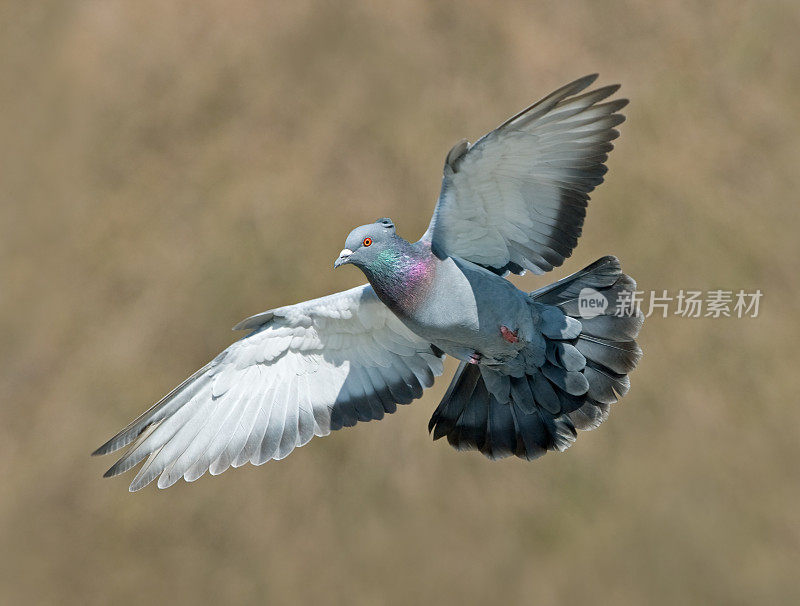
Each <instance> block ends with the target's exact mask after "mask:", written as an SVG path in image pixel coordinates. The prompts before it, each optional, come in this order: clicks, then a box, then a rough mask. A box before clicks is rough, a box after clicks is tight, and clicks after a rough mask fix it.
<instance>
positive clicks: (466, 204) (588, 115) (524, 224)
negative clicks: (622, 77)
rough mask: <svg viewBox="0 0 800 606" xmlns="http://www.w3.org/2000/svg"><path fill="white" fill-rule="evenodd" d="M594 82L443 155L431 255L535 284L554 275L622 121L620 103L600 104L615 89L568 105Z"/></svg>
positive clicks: (584, 81) (577, 85) (561, 92)
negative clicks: (523, 276) (529, 277)
mask: <svg viewBox="0 0 800 606" xmlns="http://www.w3.org/2000/svg"><path fill="white" fill-rule="evenodd" d="M596 78H597V75H596V74H595V75H591V76H586V77H584V78H581V79H579V80H576V81H575V82H572V83H571V84H567V85H566V86H564V87H562V88H560V89H558V90H557V91H555V92H553V93H551V94H549V95H548V96H546V97H545V98H544V99H542V100H541V101H538V102H537V103H534V104H533V105H531V106H530V107H529V108H527V109H525V110H523V111H522V112H520V113H519V114H517V115H516V116H514V117H513V118H510V119H509V120H507V121H506V122H504V123H503V124H502V125H500V126H499V127H498V128H497V129H495V130H493V131H492V132H490V133H488V134H487V135H485V136H484V137H482V138H481V139H479V140H478V141H477V142H476V143H475V144H474V145H470V144H469V143H468V142H467V141H466V140H464V141H462V142H461V143H459V144H457V145H456V146H455V147H453V149H452V150H450V153H449V154H448V155H447V161H446V162H445V167H444V179H443V181H442V190H441V193H440V194H439V201H438V203H437V205H436V209H435V210H434V213H433V219H432V220H431V223H430V226H429V227H428V231H427V232H425V235H424V236H423V239H428V240H430V241H431V243H432V245H433V249H434V251H435V252H437V254H442V255H448V256H449V255H453V256H458V257H462V258H464V259H467V260H469V261H472V262H473V263H477V264H479V265H483V266H484V267H486V268H488V269H490V270H492V271H494V272H495V273H499V274H505V273H507V272H508V271H512V272H514V273H523V272H524V271H525V270H526V269H529V270H531V271H533V272H534V273H537V274H541V273H544V272H546V271H550V270H551V269H553V268H554V267H557V266H559V265H561V264H562V263H563V262H564V259H566V258H567V257H569V256H570V255H571V254H572V250H573V249H574V248H575V245H576V244H577V242H578V237H579V236H580V235H581V227H582V226H583V220H584V217H585V216H586V204H587V201H588V200H589V192H591V191H592V190H593V189H594V188H595V187H596V186H597V185H599V184H600V183H602V181H603V175H604V174H605V173H606V170H607V169H606V167H605V165H604V162H605V161H606V159H607V158H608V152H610V151H611V150H612V149H613V145H612V144H611V143H610V142H611V141H612V140H613V139H615V138H616V137H617V136H618V135H619V133H618V132H617V131H616V130H614V127H615V126H617V125H618V124H620V123H621V122H623V121H624V120H625V117H624V116H623V115H622V114H619V113H617V112H618V111H619V110H620V109H622V108H623V107H624V106H625V105H626V104H627V103H628V101H627V100H626V99H617V100H614V101H610V102H606V103H600V101H603V100H604V99H606V98H607V97H609V96H611V95H612V94H613V93H615V92H616V91H617V90H618V89H619V85H614V86H606V87H603V88H598V89H596V90H593V91H590V92H587V93H584V94H581V95H578V93H580V92H581V91H582V90H584V89H585V88H586V87H588V86H589V85H590V84H591V83H592V82H594V80H595V79H596Z"/></svg>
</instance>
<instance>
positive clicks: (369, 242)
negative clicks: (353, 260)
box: [362, 238, 372, 246]
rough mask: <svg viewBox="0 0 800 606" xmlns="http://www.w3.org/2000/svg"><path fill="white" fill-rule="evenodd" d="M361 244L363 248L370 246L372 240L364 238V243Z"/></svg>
mask: <svg viewBox="0 0 800 606" xmlns="http://www.w3.org/2000/svg"><path fill="white" fill-rule="evenodd" d="M362 244H363V245H364V246H370V245H372V238H364V241H363V242H362Z"/></svg>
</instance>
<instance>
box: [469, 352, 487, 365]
mask: <svg viewBox="0 0 800 606" xmlns="http://www.w3.org/2000/svg"><path fill="white" fill-rule="evenodd" d="M481 358H483V356H482V355H481V354H479V353H478V352H477V351H473V352H472V355H470V357H469V360H467V362H469V363H470V364H478V363H479V362H480V361H481Z"/></svg>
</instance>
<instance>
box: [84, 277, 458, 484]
mask: <svg viewBox="0 0 800 606" xmlns="http://www.w3.org/2000/svg"><path fill="white" fill-rule="evenodd" d="M236 328H237V329H250V328H253V329H255V330H254V331H253V332H252V333H251V334H249V335H248V336H246V337H245V338H243V339H241V340H240V341H237V342H236V343H234V344H232V345H231V346H230V347H228V348H227V349H226V350H225V351H223V352H222V353H221V354H219V355H218V356H217V357H216V358H214V360H212V361H211V362H210V363H209V364H207V365H206V366H204V367H203V368H201V369H200V370H198V371H197V372H196V373H195V374H194V375H192V376H191V377H189V378H188V379H187V380H186V381H184V382H183V383H182V384H181V385H179V386H178V387H176V388H175V389H174V390H173V391H172V392H171V393H169V394H168V395H167V396H165V397H164V398H163V399H162V400H161V401H160V402H158V403H157V404H156V405H155V406H153V407H152V408H151V409H150V410H148V411H147V412H145V413H144V414H142V415H141V416H140V417H139V418H138V419H136V420H135V421H133V422H132V423H131V424H130V425H129V426H128V427H126V428H125V429H124V430H122V431H121V432H120V433H119V434H117V435H116V436H114V437H113V438H111V439H110V440H109V441H108V442H107V443H106V444H104V445H103V446H101V447H100V448H99V449H98V450H97V451H96V452H95V453H94V454H106V453H109V452H114V451H115V450H118V449H120V448H123V447H124V446H127V445H128V444H131V442H134V441H135V443H134V444H133V446H131V448H130V450H129V451H128V452H127V453H126V454H125V456H123V457H122V458H121V459H120V460H119V461H118V462H117V463H116V464H115V465H114V466H113V467H112V468H111V469H109V470H108V472H106V476H114V475H117V474H120V473H123V472H125V471H127V470H128V469H130V468H131V467H133V466H135V465H137V464H138V463H139V462H140V461H142V460H143V459H144V458H145V457H148V459H147V461H146V462H145V464H144V465H143V466H142V468H141V470H140V471H139V473H138V474H137V476H136V477H135V478H134V480H133V483H132V484H131V486H130V489H131V491H134V490H139V489H140V488H143V487H144V486H146V485H147V484H149V483H150V482H152V481H153V480H154V479H155V478H156V476H159V475H160V476H161V477H160V478H159V481H158V486H159V488H166V487H167V486H171V485H172V484H174V483H175V482H177V481H178V480H179V479H180V478H181V477H184V478H185V479H186V480H187V481H190V482H191V481H194V480H196V479H197V478H199V477H200V476H202V475H203V474H204V473H205V472H206V471H209V470H210V471H211V473H212V474H214V475H216V474H220V473H222V472H223V471H225V470H226V469H228V467H230V466H233V467H239V466H240V465H244V464H245V463H247V462H248V461H249V462H251V463H253V464H255V465H261V464H262V463H265V462H267V461H268V460H270V459H282V458H284V457H285V456H287V455H288V454H289V453H290V452H292V450H294V449H295V447H298V446H303V445H304V444H306V443H307V442H308V441H309V440H310V439H311V438H312V437H313V436H315V435H317V436H325V435H328V434H329V433H330V431H331V430H335V429H339V428H341V427H343V426H351V425H355V424H356V422H357V421H370V420H373V419H381V418H382V417H383V415H384V413H386V412H388V413H391V412H394V411H395V410H396V403H399V404H408V403H410V402H411V401H412V400H413V399H415V398H418V397H420V396H421V395H422V390H423V388H425V387H430V386H431V385H432V384H433V379H434V376H435V375H437V376H438V375H439V374H441V373H442V360H441V357H442V354H441V352H436V353H435V352H434V349H433V348H432V346H431V344H430V343H428V342H427V341H424V340H422V339H420V338H419V337H417V336H416V335H415V334H414V333H412V332H411V331H410V330H408V329H407V328H406V327H405V326H404V325H403V324H402V323H401V322H400V320H398V319H397V317H395V315H394V314H393V313H392V312H391V311H390V310H389V309H388V308H387V307H386V306H385V305H384V304H383V303H381V302H380V300H378V298H377V296H376V295H375V293H374V291H373V290H372V288H371V287H370V286H368V285H364V286H360V287H357V288H353V289H351V290H348V291H345V292H341V293H337V294H334V295H330V296H327V297H322V298H320V299H314V300H312V301H306V302H305V303H299V304H297V305H290V306H287V307H280V308H277V309H273V310H271V311H268V312H264V313H262V314H259V315H257V316H253V317H252V318H249V319H248V320H245V321H244V322H242V323H240V324H239V325H238V326H237V327H236Z"/></svg>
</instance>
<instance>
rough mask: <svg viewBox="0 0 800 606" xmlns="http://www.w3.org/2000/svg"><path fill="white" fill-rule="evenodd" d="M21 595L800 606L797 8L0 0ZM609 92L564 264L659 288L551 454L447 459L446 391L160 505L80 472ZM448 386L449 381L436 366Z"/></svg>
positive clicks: (10, 407) (527, 281)
mask: <svg viewBox="0 0 800 606" xmlns="http://www.w3.org/2000/svg"><path fill="white" fill-rule="evenodd" d="M0 27H2V30H1V31H2V36H0V53H2V57H3V67H2V68H0V69H2V82H0V107H2V111H0V132H2V133H3V134H2V138H0V163H1V164H2V179H0V334H2V346H0V352H2V353H0V356H1V358H0V359H1V360H2V364H0V399H1V400H2V408H0V474H2V494H3V496H2V498H1V499H0V544H1V545H2V547H3V548H2V552H0V603H3V604H22V603H32V604H73V603H74V604H108V603H111V602H114V603H118V604H127V603H131V604H133V603H137V604H142V603H148V602H149V603H163V602H166V601H167V600H169V601H170V602H172V603H185V604H204V603H242V604H249V603H264V602H268V601H272V602H276V603H284V604H286V603H306V602H311V601H317V602H321V603H342V604H377V603H387V604H407V603H433V602H437V603H442V604H472V603H505V604H532V603H536V604H585V603H614V604H676V603H681V604H689V603H697V604H711V603H722V604H754V603H772V604H789V603H798V602H800V580H798V574H797V573H798V567H799V566H800V506H798V503H800V471H798V469H800V467H798V465H797V459H798V455H800V449H798V439H799V438H800V406H798V392H799V391H800V379H799V378H798V375H799V373H798V372H797V370H796V368H795V364H796V363H797V355H796V347H797V340H798V336H800V335H799V334H798V322H797V320H796V316H795V315H794V314H795V313H796V309H797V301H798V297H800V288H798V285H799V284H800V283H799V282H798V279H797V275H796V272H797V259H798V253H800V250H799V247H798V238H797V234H796V230H797V227H798V218H799V217H798V214H800V213H799V212H798V191H799V190H800V171H798V169H797V166H796V164H797V161H798V158H800V39H799V38H798V36H797V31H798V30H800V5H798V4H797V2H794V1H789V0H786V1H767V2H755V1H751V2H744V1H743V2H737V3H731V2H702V3H701V2H670V3H654V2H648V1H644V0H638V1H627V2H622V1H613V2H605V3H602V4H601V3H596V2H589V1H585V2H578V1H565V2H560V3H515V2H506V1H498V2H492V3H489V2H476V1H469V0H467V1H464V0H462V1H460V2H427V1H422V0H416V1H414V0H412V1H410V2H382V3H367V2H362V3H333V2H310V1H307V0H294V1H292V2H266V3H265V2H238V1H232V2H225V3H219V2H197V1H192V2H188V1H176V2H153V1H149V0H148V1H139V2H118V1H109V0H104V1H95V0H87V1H84V2H37V3H25V2H16V3H14V2H12V3H4V4H3V6H2V8H0ZM594 71H598V72H600V74H601V79H600V83H601V84H608V83H613V82H620V83H622V84H623V89H622V93H623V94H624V95H625V96H628V97H629V98H630V99H631V101H632V103H631V105H630V107H629V108H628V109H627V110H626V113H627V115H628V121H627V122H626V123H625V124H624V125H623V126H622V127H621V130H622V137H621V138H620V139H619V141H618V142H617V149H616V151H615V152H614V153H613V154H612V155H611V158H610V169H611V170H610V173H609V174H608V177H607V182H606V183H605V184H604V185H603V186H601V187H600V188H599V189H598V190H597V191H596V192H595V194H594V195H593V199H592V202H591V204H590V209H589V215H588V219H587V223H586V227H585V235H584V236H583V238H582V239H581V242H580V245H579V247H578V249H577V251H576V253H575V254H574V255H573V257H572V258H571V259H569V260H568V262H567V263H566V264H565V265H564V266H563V267H562V268H559V269H558V270H556V271H555V272H553V274H550V275H547V276H545V277H544V278H535V277H525V278H523V279H520V280H519V281H518V282H519V284H520V285H521V286H524V287H527V288H531V289H532V288H534V287H537V286H539V285H543V284H544V283H546V282H549V281H552V280H554V279H556V278H559V277H562V276H564V275H566V274H567V273H570V272H572V271H576V270H577V269H580V268H581V267H583V266H584V265H586V264H588V263H590V262H591V261H593V260H595V259H596V258H598V257H600V256H602V255H604V254H607V253H614V254H616V255H618V256H619V257H620V259H621V260H622V262H623V268H624V269H625V270H626V271H627V272H628V273H630V274H631V275H632V276H634V277H635V278H636V279H637V280H638V282H639V285H640V288H642V289H643V290H648V291H649V290H658V291H660V290H662V289H668V290H670V291H672V292H673V293H674V292H675V291H677V290H679V289H697V290H703V291H706V290H711V289H717V288H724V289H728V290H738V289H744V290H747V291H754V290H756V289H761V290H762V291H763V293H764V295H763V299H762V301H761V310H760V314H759V317H758V318H756V319H752V318H750V319H737V318H730V319H711V318H709V319H685V318H679V317H678V318H676V317H670V318H667V319H662V318H659V317H651V318H650V319H649V320H648V321H647V322H646V323H645V326H644V330H643V332H642V334H641V339H640V342H641V344H642V346H643V348H644V350H645V357H644V359H643V361H642V363H641V367H640V368H639V369H638V370H637V371H636V372H635V373H634V374H633V375H632V384H633V387H632V389H631V391H630V393H629V394H628V395H627V396H626V397H625V399H624V400H623V401H622V403H621V404H619V405H617V406H616V407H615V408H614V411H613V413H612V415H611V418H610V420H609V421H608V422H607V423H606V424H605V425H603V427H602V428H601V429H600V430H598V431H594V432H590V433H583V434H582V435H581V436H580V437H579V439H578V441H577V443H576V444H575V445H574V446H573V448H572V449H570V450H569V451H568V452H567V453H565V454H560V455H554V454H549V455H548V456H546V457H545V458H544V459H542V460H540V461H538V462H536V463H532V464H528V463H523V462H520V461H517V460H506V461H504V462H500V463H492V462H489V461H487V460H485V459H483V458H482V457H481V456H479V455H477V454H475V453H457V452H455V451H453V450H452V449H450V448H449V447H448V446H447V444H445V443H443V442H437V443H432V442H431V439H430V437H429V436H428V433H427V429H426V426H427V422H428V418H429V416H430V414H431V412H432V410H433V408H434V406H435V404H436V403H437V401H438V398H439V397H441V395H442V393H443V391H444V389H445V388H446V386H447V379H446V378H445V379H443V380H440V382H439V383H438V384H437V386H436V387H435V388H434V389H432V390H430V392H429V393H428V394H427V395H426V397H425V398H424V399H422V400H420V401H418V402H416V403H414V404H413V405H412V406H409V407H405V408H402V409H401V410H400V411H399V412H398V413H397V414H395V415H393V416H390V417H387V418H386V419H385V420H383V421H381V422H380V423H370V424H362V425H359V426H358V427H356V428H353V429H348V430H345V431H343V432H340V433H337V434H334V435H333V436H331V437H329V438H326V439H316V440H313V441H312V442H311V443H310V444H309V445H308V446H306V447H304V448H303V449H301V450H299V451H296V452H295V453H294V454H293V455H292V456H291V457H289V458H288V459H286V460H285V461H281V462H280V463H274V462H272V463H269V464H267V465H265V466H263V467H260V468H255V467H252V466H247V467H243V468H241V469H238V470H234V471H229V472H227V473H225V474H224V475H222V476H219V477H216V478H209V477H207V476H206V477H203V478H202V479H201V480H200V481H198V482H196V483H194V484H186V483H184V482H181V483H179V484H178V485H176V486H175V487H173V488H171V489H169V490H167V491H158V490H157V489H156V488H155V487H154V486H152V485H151V486H150V487H149V488H147V489H146V490H144V491H142V492H139V493H136V494H133V495H132V494H129V493H128V491H127V485H128V483H129V482H130V480H131V477H132V476H131V475H130V474H129V475H128V476H125V477H124V478H121V479H117V480H101V474H102V473H103V471H105V469H106V468H107V467H108V466H110V465H111V464H112V463H113V459H111V458H110V457H108V458H106V459H103V460H100V459H90V458H89V456H88V455H89V452H90V451H91V450H93V449H94V448H95V447H97V446H98V445H99V444H101V443H102V442H103V441H105V440H106V439H107V438H108V437H109V436H110V435H111V434H113V433H114V432H116V431H117V430H118V429H120V428H121V427H122V426H123V425H124V424H126V423H127V422H128V421H129V420H130V419H131V418H133V417H134V416H136V415H137V414H138V413H139V412H141V411H142V410H143V409H144V408H146V407H147V406H149V404H150V403H152V402H153V401H155V400H157V399H158V398H159V397H160V396H161V395H162V394H164V393H165V392H167V391H169V389H170V388H171V387H173V386H174V385H175V384H176V383H178V382H179V381H180V380H181V379H183V378H184V377H185V376H187V375H189V374H190V373H191V372H192V371H194V370H195V369H196V368H197V367H199V366H201V365H202V364H204V363H205V362H206V361H207V360H208V359H210V358H211V357H213V356H214V355H215V354H216V353H217V352H218V351H220V350H221V349H222V348H224V347H225V346H227V345H228V344H229V343H230V342H231V341H232V340H233V339H234V338H236V337H237V335H234V334H232V333H231V332H230V327H231V326H233V325H234V324H235V323H236V322H238V321H239V320H241V319H242V318H244V317H246V316H248V315H251V314H254V313H257V312H260V311H262V310H265V309H268V308H271V307H274V306H278V305H283V304H288V303H292V302H296V301H300V300H304V299H308V298H312V297H317V296H320V295H323V294H327V293H330V292H335V291H337V290H341V289H344V288H347V287H350V286H353V285H356V284H359V283H361V282H362V281H363V278H362V276H361V274H360V273H358V272H357V270H355V269H353V268H350V269H343V270H340V271H337V272H335V273H334V272H333V271H332V268H331V267H332V262H333V259H334V257H335V255H336V254H338V251H339V250H340V249H341V247H342V244H343V242H344V238H345V236H346V235H347V233H348V231H349V230H350V229H351V228H352V227H353V226H355V225H359V224H362V223H365V222H369V221H373V220H375V219H376V218H378V217H382V216H391V217H392V218H393V219H394V220H395V222H396V223H397V224H398V229H399V232H400V233H401V234H402V235H404V236H406V237H408V238H416V237H417V236H418V235H419V234H421V233H422V232H423V231H424V229H425V226H426V225H427V223H428V220H429V217H430V212H431V210H432V208H433V205H434V201H435V199H436V195H437V194H438V190H439V181H440V175H441V167H442V164H443V161H444V157H445V154H446V152H447V150H448V149H450V146H451V145H452V144H453V143H455V142H456V141H457V140H458V139H460V138H461V137H469V138H470V139H471V140H473V141H474V140H475V139H476V138H477V137H479V136H480V135H481V134H483V133H484V132H486V131H487V130H489V129H491V128H492V127H494V126H496V125H497V124H498V123H500V122H501V121H503V120H504V119H505V118H506V117H508V116H509V115H511V114H513V113H515V112H516V111H517V110H519V109H521V108H522V107H524V106H526V105H528V104H529V103H530V102H532V101H534V100H536V99H538V98H539V97H541V96H542V95H544V94H546V93H548V92H550V91H551V90H552V89H554V88H556V87H557V86H560V85H562V84H564V83H565V82H567V81H569V80H572V79H574V78H577V77H579V76H581V75H584V74H586V73H590V72H594ZM452 369H453V365H452V364H450V365H449V366H448V374H449V372H451V371H452Z"/></svg>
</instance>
